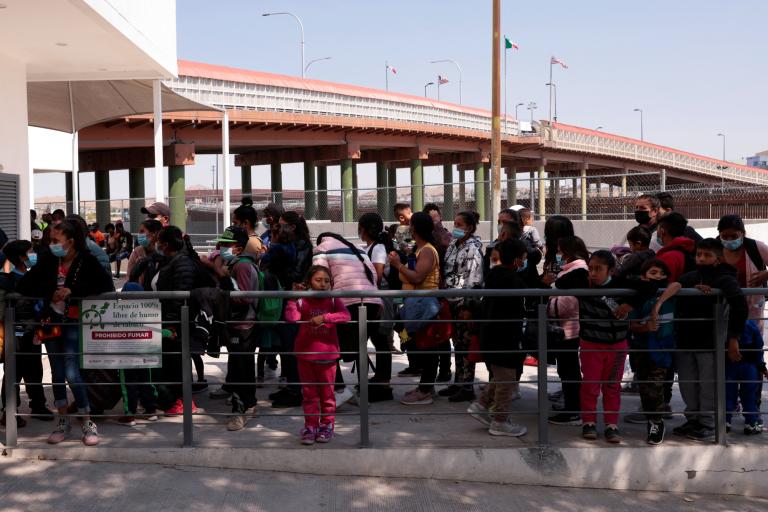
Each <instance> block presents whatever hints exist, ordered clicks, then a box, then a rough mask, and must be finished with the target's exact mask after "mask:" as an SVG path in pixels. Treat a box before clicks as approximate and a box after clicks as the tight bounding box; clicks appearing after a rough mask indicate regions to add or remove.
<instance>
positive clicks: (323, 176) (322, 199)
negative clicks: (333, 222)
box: [317, 165, 330, 220]
mask: <svg viewBox="0 0 768 512" xmlns="http://www.w3.org/2000/svg"><path fill="white" fill-rule="evenodd" d="M317 218H318V219H321V220H330V217H329V216H328V168H327V167H326V166H324V165H318V166H317Z"/></svg>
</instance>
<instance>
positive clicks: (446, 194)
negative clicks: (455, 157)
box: [443, 164, 455, 219]
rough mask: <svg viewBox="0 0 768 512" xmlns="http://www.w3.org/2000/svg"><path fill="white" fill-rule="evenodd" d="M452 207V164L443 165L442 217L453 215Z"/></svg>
mask: <svg viewBox="0 0 768 512" xmlns="http://www.w3.org/2000/svg"><path fill="white" fill-rule="evenodd" d="M454 215H455V213H454V208H453V164H444V165H443V218H444V219H452V218H453V217H454Z"/></svg>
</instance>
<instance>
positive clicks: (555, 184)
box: [550, 171, 560, 214]
mask: <svg viewBox="0 0 768 512" xmlns="http://www.w3.org/2000/svg"><path fill="white" fill-rule="evenodd" d="M550 188H551V190H552V202H553V203H554V205H555V213H556V214H559V213H560V171H555V176H554V179H553V180H552V183H551V184H550Z"/></svg>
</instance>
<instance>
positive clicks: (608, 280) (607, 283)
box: [602, 276, 612, 286]
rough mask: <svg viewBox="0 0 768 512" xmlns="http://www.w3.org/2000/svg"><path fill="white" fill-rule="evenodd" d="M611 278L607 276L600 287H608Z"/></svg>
mask: <svg viewBox="0 0 768 512" xmlns="http://www.w3.org/2000/svg"><path fill="white" fill-rule="evenodd" d="M611 279H612V278H611V276H608V279H606V280H605V282H604V283H603V284H602V286H608V285H609V284H610V283H611Z"/></svg>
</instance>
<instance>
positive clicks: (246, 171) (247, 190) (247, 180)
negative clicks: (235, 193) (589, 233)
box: [240, 165, 253, 197]
mask: <svg viewBox="0 0 768 512" xmlns="http://www.w3.org/2000/svg"><path fill="white" fill-rule="evenodd" d="M240 183H241V185H240V191H241V193H242V197H250V196H253V180H252V179H251V166H250V165H243V166H241V167H240Z"/></svg>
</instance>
